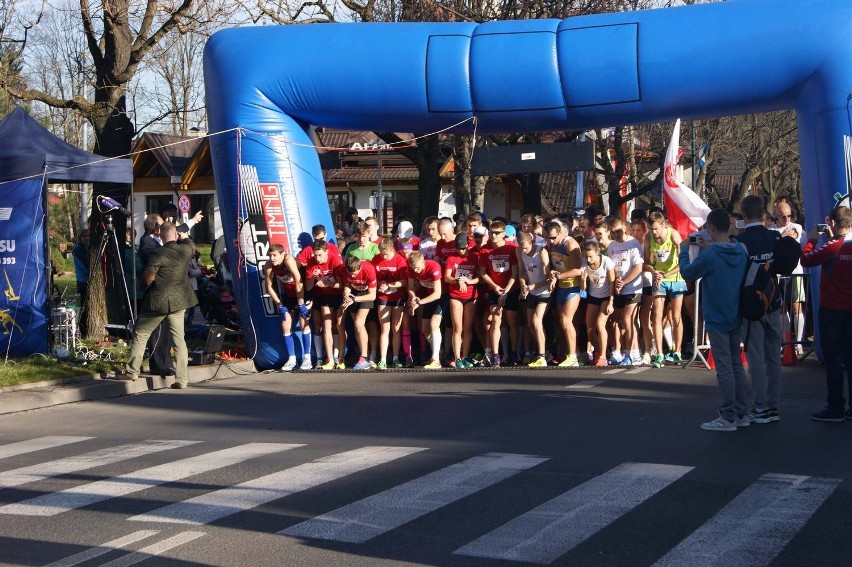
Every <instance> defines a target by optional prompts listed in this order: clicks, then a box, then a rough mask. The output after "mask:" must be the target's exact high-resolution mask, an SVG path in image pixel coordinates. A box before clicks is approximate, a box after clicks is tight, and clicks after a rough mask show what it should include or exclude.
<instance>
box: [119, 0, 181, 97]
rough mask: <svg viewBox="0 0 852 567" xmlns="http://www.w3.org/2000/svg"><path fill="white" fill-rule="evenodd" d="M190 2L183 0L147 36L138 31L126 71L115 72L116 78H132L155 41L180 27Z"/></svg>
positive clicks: (154, 0) (153, 2) (153, 0)
mask: <svg viewBox="0 0 852 567" xmlns="http://www.w3.org/2000/svg"><path fill="white" fill-rule="evenodd" d="M192 2H193V0H183V3H182V4H181V5H180V7H178V9H177V10H175V11H174V12H172V13H171V14H170V15H169V19H168V20H166V21H165V22H163V25H162V26H160V28H159V29H158V30H157V31H155V32H154V33H153V34H151V35H150V36H149V37H147V38H145V37H144V36H143V35H142V34H141V33H140V35H139V36H138V37H137V38H136V41H135V42H134V43H133V51H132V52H131V53H130V62H129V63H128V65H127V69H126V71H125V72H124V73H120V74H117V78H119V80H124V81H129V80H130V79H132V78H133V74H134V73H135V71H136V67H137V66H138V65H139V63H141V62H142V60H143V59H144V58H145V56H146V55H147V54H148V52H149V51H150V50H151V49H152V48H153V47H154V46H155V45H157V43H159V41H160V40H161V39H162V38H163V36H164V35H166V34H167V33H169V32H170V31H171V30H172V29H173V28H175V27H178V28H180V27H181V23H180V21H181V19H182V18H183V16H185V15H186V14H187V13H188V12H189V11H190V9H191V8H192ZM148 4H149V6H150V4H157V2H156V0H148ZM179 31H181V33H183V30H182V29H179Z"/></svg>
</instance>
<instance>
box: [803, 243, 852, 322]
mask: <svg viewBox="0 0 852 567" xmlns="http://www.w3.org/2000/svg"><path fill="white" fill-rule="evenodd" d="M815 248H816V241H815V240H811V241H809V242H808V243H807V244H806V245H805V248H804V249H803V250H802V266H804V267H806V268H813V267H815V266H822V273H821V274H820V278H819V304H820V306H822V307H828V308H829V309H841V310H843V311H852V233H849V234H848V235H846V236H845V237H843V236H837V237H835V238H833V239H831V240H829V241H828V242H826V243H825V244H823V245H822V246H821V247H820V248H817V249H815Z"/></svg>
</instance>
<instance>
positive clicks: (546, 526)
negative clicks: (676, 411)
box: [455, 463, 692, 564]
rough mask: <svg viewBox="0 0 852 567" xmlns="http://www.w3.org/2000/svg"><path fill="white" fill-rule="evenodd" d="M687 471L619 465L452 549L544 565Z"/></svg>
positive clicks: (648, 464)
mask: <svg viewBox="0 0 852 567" xmlns="http://www.w3.org/2000/svg"><path fill="white" fill-rule="evenodd" d="M690 470H692V467H680V466H674V465H659V464H651V463H625V464H622V465H619V466H617V467H615V468H614V469H612V470H610V471H609V472H606V473H604V474H602V475H600V476H598V477H595V478H593V479H591V480H589V481H588V482H585V483H583V484H581V485H580V486H578V487H576V488H573V489H571V490H569V491H568V492H566V493H564V494H562V495H560V496H557V497H556V498H554V499H552V500H550V501H548V502H545V503H544V504H542V505H541V506H538V507H537V508H535V509H533V510H531V511H530V512H527V513H526V514H523V515H522V516H519V517H518V518H516V519H514V520H512V521H511V522H509V523H507V524H505V525H503V526H502V527H500V528H497V529H496V530H494V531H492V532H491V533H489V534H486V535H484V536H482V537H481V538H479V539H477V540H476V541H473V542H471V543H469V544H467V545H465V546H464V547H461V548H460V549H458V550H456V552H455V553H456V554H457V555H468V556H473V557H487V558H490V559H504V560H514V561H525V562H528V563H542V564H549V563H551V562H553V561H554V560H555V559H557V558H558V557H560V556H561V555H563V554H565V553H566V552H567V551H569V550H570V549H572V548H573V547H575V546H577V545H578V544H580V543H582V542H583V541H585V540H586V539H588V538H589V537H591V536H592V535H594V534H595V533H596V532H597V531H599V530H600V529H602V528H604V527H606V526H608V525H609V524H611V523H612V522H614V521H615V520H617V519H618V518H620V517H621V516H623V515H624V514H626V513H628V512H630V511H631V510H633V509H634V508H636V506H638V505H639V504H641V503H642V502H644V501H645V500H647V499H648V498H650V497H651V496H653V495H654V494H656V493H657V492H659V491H660V490H662V489H664V488H665V487H667V486H669V485H670V484H671V483H673V482H674V481H676V480H677V479H679V478H680V477H682V476H683V475H685V474H686V473H687V472H689V471H690Z"/></svg>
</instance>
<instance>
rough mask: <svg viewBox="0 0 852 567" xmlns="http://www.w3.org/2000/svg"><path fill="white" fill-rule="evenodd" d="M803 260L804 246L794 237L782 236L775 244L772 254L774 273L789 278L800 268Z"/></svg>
mask: <svg viewBox="0 0 852 567" xmlns="http://www.w3.org/2000/svg"><path fill="white" fill-rule="evenodd" d="M801 258H802V245H801V244H799V241H798V240H796V239H795V238H793V237H792V236H782V237H781V238H779V239H778V241H777V242H776V243H775V249H774V251H773V253H772V271H773V273H775V274H778V275H781V276H789V275H790V274H792V273H793V270H795V269H796V268H797V267H798V266H799V261H800V260H801Z"/></svg>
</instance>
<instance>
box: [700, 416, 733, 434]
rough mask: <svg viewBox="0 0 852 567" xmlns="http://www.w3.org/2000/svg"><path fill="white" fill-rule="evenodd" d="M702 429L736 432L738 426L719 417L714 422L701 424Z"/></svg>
mask: <svg viewBox="0 0 852 567" xmlns="http://www.w3.org/2000/svg"><path fill="white" fill-rule="evenodd" d="M701 429H703V430H704V431H736V430H737V424H736V422H734V421H728V420H727V419H725V418H724V417H721V416H720V417H717V418H716V419H714V420H713V421H708V422H707V423H702V424H701Z"/></svg>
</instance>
